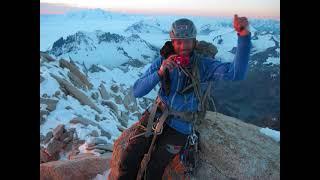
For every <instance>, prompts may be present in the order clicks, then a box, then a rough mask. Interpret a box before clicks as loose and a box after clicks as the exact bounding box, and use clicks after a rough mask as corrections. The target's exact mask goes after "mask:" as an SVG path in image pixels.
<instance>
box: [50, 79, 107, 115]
mask: <svg viewBox="0 0 320 180" xmlns="http://www.w3.org/2000/svg"><path fill="white" fill-rule="evenodd" d="M50 75H51V76H52V77H53V78H55V79H56V80H57V82H58V83H59V84H60V86H61V87H62V88H64V89H65V90H66V91H67V92H68V93H69V94H71V95H72V96H73V97H75V98H76V99H78V100H79V102H80V103H81V104H83V105H88V106H89V107H91V108H92V109H94V110H96V111H97V112H98V113H100V114H101V112H102V111H101V110H100V109H99V108H98V107H97V106H96V105H95V104H94V103H93V102H92V101H91V99H90V98H89V97H88V96H86V95H85V94H84V93H83V92H81V91H80V90H78V89H77V88H76V87H74V86H73V85H72V84H71V83H69V82H68V81H66V80H64V79H62V78H60V77H58V76H56V75H54V74H50Z"/></svg>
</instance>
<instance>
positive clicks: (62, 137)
mask: <svg viewBox="0 0 320 180" xmlns="http://www.w3.org/2000/svg"><path fill="white" fill-rule="evenodd" d="M74 132H75V130H74V129H72V128H71V129H69V130H66V129H65V126H64V125H63V124H60V125H58V126H57V127H56V128H54V129H53V131H49V132H48V133H47V134H46V136H45V137H44V138H43V140H42V141H41V143H42V144H46V145H47V147H46V148H43V147H42V148H40V163H45V162H49V161H55V160H58V159H59V158H60V156H59V153H60V152H62V151H63V152H68V151H70V150H71V149H72V146H73V145H75V143H76V142H77V140H76V139H75V138H74V136H73V135H74Z"/></svg>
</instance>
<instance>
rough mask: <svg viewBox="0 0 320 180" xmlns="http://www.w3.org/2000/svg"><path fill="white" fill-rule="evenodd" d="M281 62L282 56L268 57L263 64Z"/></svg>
mask: <svg viewBox="0 0 320 180" xmlns="http://www.w3.org/2000/svg"><path fill="white" fill-rule="evenodd" d="M270 63H271V64H277V65H279V64H280V58H278V57H268V59H267V60H266V62H264V63H263V64H270Z"/></svg>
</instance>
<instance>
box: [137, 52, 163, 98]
mask: <svg viewBox="0 0 320 180" xmlns="http://www.w3.org/2000/svg"><path fill="white" fill-rule="evenodd" d="M161 63H162V60H161V57H159V58H157V59H156V60H155V61H154V62H153V63H152V64H151V66H150V67H149V68H148V69H147V71H146V72H145V73H144V74H143V75H142V77H140V78H139V79H138V80H136V82H135V83H134V85H133V95H134V97H136V98H139V97H143V96H144V95H146V94H148V93H149V92H150V91H151V90H152V89H153V88H154V87H155V86H156V85H157V84H158V82H159V81H160V77H159V75H158V73H157V72H158V70H159V68H160V66H161Z"/></svg>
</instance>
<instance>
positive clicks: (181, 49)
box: [172, 39, 195, 56]
mask: <svg viewBox="0 0 320 180" xmlns="http://www.w3.org/2000/svg"><path fill="white" fill-rule="evenodd" d="M194 43H195V39H173V40H172V45H173V48H174V51H175V52H176V54H178V55H184V56H186V55H189V54H190V53H191V51H192V49H193V48H194Z"/></svg>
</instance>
